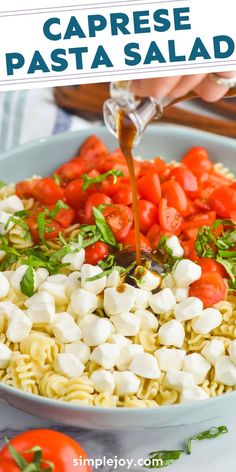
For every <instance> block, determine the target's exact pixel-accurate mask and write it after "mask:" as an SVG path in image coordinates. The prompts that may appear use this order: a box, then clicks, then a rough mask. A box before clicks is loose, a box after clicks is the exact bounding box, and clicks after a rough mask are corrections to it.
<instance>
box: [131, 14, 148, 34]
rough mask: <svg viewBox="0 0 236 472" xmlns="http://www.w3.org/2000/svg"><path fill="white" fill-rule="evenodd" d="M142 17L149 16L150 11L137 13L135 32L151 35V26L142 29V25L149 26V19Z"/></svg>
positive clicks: (135, 16)
mask: <svg viewBox="0 0 236 472" xmlns="http://www.w3.org/2000/svg"><path fill="white" fill-rule="evenodd" d="M142 16H149V11H148V10H146V11H135V12H134V13H133V17H134V32H135V33H136V34H137V33H150V31H151V28H150V26H145V27H142V25H149V19H148V18H142Z"/></svg>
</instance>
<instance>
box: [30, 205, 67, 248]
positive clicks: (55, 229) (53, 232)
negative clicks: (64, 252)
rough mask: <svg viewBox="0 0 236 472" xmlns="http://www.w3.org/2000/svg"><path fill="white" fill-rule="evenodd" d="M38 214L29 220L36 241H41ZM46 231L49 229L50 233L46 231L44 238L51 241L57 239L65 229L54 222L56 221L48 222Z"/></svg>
mask: <svg viewBox="0 0 236 472" xmlns="http://www.w3.org/2000/svg"><path fill="white" fill-rule="evenodd" d="M38 213H39V212H38ZM38 213H37V214H36V215H32V216H30V217H29V218H28V225H29V229H30V232H31V234H32V236H33V238H34V239H35V241H39V232H38V220H37V216H38ZM45 229H46V230H47V229H49V230H50V232H47V231H45V233H44V238H45V239H46V240H50V239H54V238H57V236H58V234H59V233H60V232H61V231H62V229H63V228H62V226H61V225H60V223H58V222H57V221H55V220H54V221H48V222H47V223H46V225H45Z"/></svg>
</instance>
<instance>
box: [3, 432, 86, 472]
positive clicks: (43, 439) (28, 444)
mask: <svg viewBox="0 0 236 472" xmlns="http://www.w3.org/2000/svg"><path fill="white" fill-rule="evenodd" d="M10 443H11V445H12V446H13V447H14V448H15V450H16V451H17V452H18V453H19V454H20V455H21V456H22V457H23V458H24V459H25V460H26V461H27V462H28V464H29V468H30V464H33V456H34V453H33V452H27V451H31V450H32V449H33V448H34V447H35V446H38V447H40V448H41V450H42V462H41V464H35V465H34V466H33V465H32V470H44V469H47V470H48V462H51V463H52V464H53V465H54V468H53V470H54V472H71V470H73V468H75V467H73V463H74V462H73V461H74V460H75V459H78V458H81V459H86V458H87V455H86V453H85V451H84V449H83V448H82V447H81V446H80V445H79V444H78V443H77V442H76V441H74V439H72V438H70V437H69V436H66V435H65V434H63V433H60V432H58V431H53V430H48V429H41V430H39V429H38V430H37V429H35V430H33V431H27V432H25V433H21V434H19V435H18V436H16V437H15V438H13V439H11V440H10ZM46 461H48V462H46ZM82 462H83V461H82V460H81V465H79V470H80V472H91V468H90V466H89V465H87V464H86V461H84V465H83V464H82ZM19 471H20V467H18V465H17V464H16V462H15V460H14V459H13V457H12V456H11V453H10V451H9V448H8V446H7V445H5V446H4V447H3V448H2V449H1V451H0V472H19Z"/></svg>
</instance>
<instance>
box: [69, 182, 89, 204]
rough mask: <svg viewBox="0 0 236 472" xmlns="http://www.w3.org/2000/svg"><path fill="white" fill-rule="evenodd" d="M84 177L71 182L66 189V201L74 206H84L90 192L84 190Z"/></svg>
mask: <svg viewBox="0 0 236 472" xmlns="http://www.w3.org/2000/svg"><path fill="white" fill-rule="evenodd" d="M82 186H83V179H77V180H74V181H73V182H71V183H70V184H69V185H68V187H66V189H65V201H66V203H67V204H68V205H70V206H72V207H73V208H76V209H79V208H82V207H83V206H84V204H85V201H86V200H87V197H88V194H87V193H86V192H85V191H83V189H82Z"/></svg>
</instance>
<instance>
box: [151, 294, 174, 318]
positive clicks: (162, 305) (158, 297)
mask: <svg viewBox="0 0 236 472" xmlns="http://www.w3.org/2000/svg"><path fill="white" fill-rule="evenodd" d="M149 304H150V307H151V309H152V310H153V311H154V313H156V314H157V315H162V314H165V313H168V312H169V311H171V310H173V308H174V306H175V304H176V298H175V296H174V294H173V293H172V291H171V289H170V288H164V289H163V290H161V291H160V292H158V293H155V295H152V296H151V297H150V299H149Z"/></svg>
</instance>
